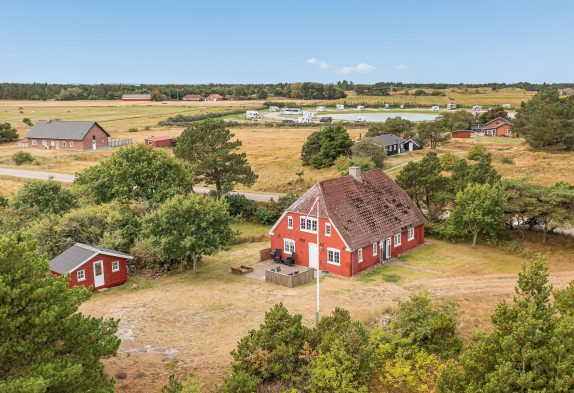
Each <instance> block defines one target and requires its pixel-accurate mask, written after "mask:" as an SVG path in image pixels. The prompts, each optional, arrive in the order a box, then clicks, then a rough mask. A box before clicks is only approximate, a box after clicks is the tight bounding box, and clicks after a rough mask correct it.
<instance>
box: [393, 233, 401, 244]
mask: <svg viewBox="0 0 574 393" xmlns="http://www.w3.org/2000/svg"><path fill="white" fill-rule="evenodd" d="M401 237H402V236H401V233H400V232H399V233H396V234H395V236H394V239H393V244H394V246H395V247H398V246H400V245H401ZM397 239H398V241H397Z"/></svg>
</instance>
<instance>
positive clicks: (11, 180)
mask: <svg viewBox="0 0 574 393" xmlns="http://www.w3.org/2000/svg"><path fill="white" fill-rule="evenodd" d="M29 181H30V179H23V178H20V177H12V176H0V184H1V188H0V193H2V196H4V197H5V198H11V197H12V195H13V194H15V193H17V192H18V190H20V188H22V186H23V185H24V184H26V183H28V182H29Z"/></svg>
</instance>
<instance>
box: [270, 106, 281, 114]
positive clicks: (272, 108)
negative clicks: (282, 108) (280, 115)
mask: <svg viewBox="0 0 574 393" xmlns="http://www.w3.org/2000/svg"><path fill="white" fill-rule="evenodd" d="M278 110H279V107H278V106H275V105H271V106H270V107H269V111H271V112H277V111H278Z"/></svg>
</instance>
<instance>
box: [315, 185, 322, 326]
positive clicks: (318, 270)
mask: <svg viewBox="0 0 574 393" xmlns="http://www.w3.org/2000/svg"><path fill="white" fill-rule="evenodd" d="M319 198H320V196H318V197H317V272H316V274H317V311H316V313H315V323H316V324H317V325H319V297H320V288H319V282H320V280H319V276H320V275H321V247H320V244H321V243H319V234H320V233H321V225H320V222H319V204H320V200H319Z"/></svg>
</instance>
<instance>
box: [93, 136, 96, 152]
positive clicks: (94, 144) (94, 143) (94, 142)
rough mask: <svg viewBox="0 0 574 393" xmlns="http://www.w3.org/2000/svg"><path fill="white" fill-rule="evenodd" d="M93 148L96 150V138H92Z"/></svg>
mask: <svg viewBox="0 0 574 393" xmlns="http://www.w3.org/2000/svg"><path fill="white" fill-rule="evenodd" d="M92 150H96V140H95V139H92Z"/></svg>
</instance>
